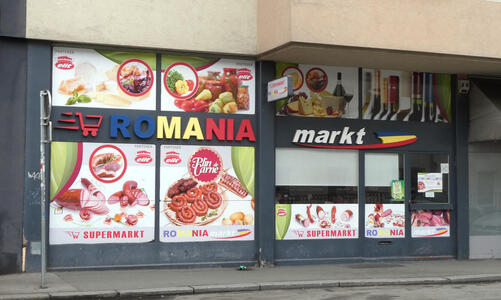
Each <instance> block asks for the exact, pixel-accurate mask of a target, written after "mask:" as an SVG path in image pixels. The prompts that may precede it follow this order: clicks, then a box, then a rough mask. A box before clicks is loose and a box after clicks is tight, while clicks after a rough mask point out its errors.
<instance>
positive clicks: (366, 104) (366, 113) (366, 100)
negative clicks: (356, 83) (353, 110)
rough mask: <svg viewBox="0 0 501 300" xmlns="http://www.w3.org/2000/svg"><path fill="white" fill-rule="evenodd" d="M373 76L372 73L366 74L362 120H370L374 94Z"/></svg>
mask: <svg viewBox="0 0 501 300" xmlns="http://www.w3.org/2000/svg"><path fill="white" fill-rule="evenodd" d="M371 86H372V74H371V72H365V73H364V105H363V106H362V118H363V119H370V116H369V106H370V103H371V98H372V93H371V88H372V87H371Z"/></svg>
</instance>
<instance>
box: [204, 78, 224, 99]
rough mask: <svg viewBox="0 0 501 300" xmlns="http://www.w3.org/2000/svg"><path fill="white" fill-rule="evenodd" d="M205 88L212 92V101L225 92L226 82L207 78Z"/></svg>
mask: <svg viewBox="0 0 501 300" xmlns="http://www.w3.org/2000/svg"><path fill="white" fill-rule="evenodd" d="M205 88H206V89H208V90H209V91H210V92H211V94H212V99H211V100H212V101H214V100H216V99H217V98H218V97H219V94H221V93H222V92H224V84H223V83H222V82H221V81H215V80H207V81H206V82H205Z"/></svg>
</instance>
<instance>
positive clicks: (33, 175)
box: [28, 171, 40, 180]
mask: <svg viewBox="0 0 501 300" xmlns="http://www.w3.org/2000/svg"><path fill="white" fill-rule="evenodd" d="M28 178H29V179H33V180H40V171H28Z"/></svg>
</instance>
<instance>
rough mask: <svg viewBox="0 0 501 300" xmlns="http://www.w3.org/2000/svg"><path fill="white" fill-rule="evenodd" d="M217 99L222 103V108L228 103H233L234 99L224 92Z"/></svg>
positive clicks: (231, 95) (230, 94) (229, 93)
mask: <svg viewBox="0 0 501 300" xmlns="http://www.w3.org/2000/svg"><path fill="white" fill-rule="evenodd" d="M219 99H221V101H222V102H223V106H224V105H225V104H228V103H230V102H235V99H233V94H232V93H231V92H224V93H221V94H219Z"/></svg>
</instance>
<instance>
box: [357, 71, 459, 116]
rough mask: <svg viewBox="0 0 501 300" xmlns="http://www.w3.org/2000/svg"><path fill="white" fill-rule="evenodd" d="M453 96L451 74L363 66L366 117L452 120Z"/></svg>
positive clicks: (363, 106) (363, 107)
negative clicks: (366, 67)
mask: <svg viewBox="0 0 501 300" xmlns="http://www.w3.org/2000/svg"><path fill="white" fill-rule="evenodd" d="M451 99H452V95H451V77H450V75H448V74H436V73H423V72H404V71H390V70H379V69H363V70H362V118H363V119H365V120H387V121H413V122H435V123H438V122H442V123H449V122H450V120H451Z"/></svg>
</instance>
